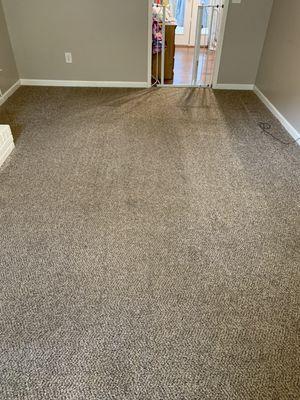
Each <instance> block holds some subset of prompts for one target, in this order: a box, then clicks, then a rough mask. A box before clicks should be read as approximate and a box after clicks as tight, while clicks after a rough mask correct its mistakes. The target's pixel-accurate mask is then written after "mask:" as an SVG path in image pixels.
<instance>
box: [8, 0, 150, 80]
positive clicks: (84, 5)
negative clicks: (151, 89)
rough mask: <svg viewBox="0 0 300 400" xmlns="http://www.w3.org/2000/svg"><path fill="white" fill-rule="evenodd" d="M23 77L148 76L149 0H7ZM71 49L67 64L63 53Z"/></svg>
mask: <svg viewBox="0 0 300 400" xmlns="http://www.w3.org/2000/svg"><path fill="white" fill-rule="evenodd" d="M3 4H4V10H5V13H6V17H7V24H8V28H9V31H10V34H11V39H12V43H13V47H14V52H15V57H16V60H17V66H18V70H19V73H20V76H21V77H22V78H24V79H59V80H60V79H61V80H85V81H87V80H92V81H137V82H146V81H147V62H148V60H147V56H148V50H147V48H148V27H147V13H148V1H147V0H126V1H123V0H42V1H41V0H26V1H24V0H3ZM65 51H66V52H72V54H73V64H66V63H65V58H64V52H65Z"/></svg>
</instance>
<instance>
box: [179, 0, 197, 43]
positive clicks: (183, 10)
mask: <svg viewBox="0 0 300 400" xmlns="http://www.w3.org/2000/svg"><path fill="white" fill-rule="evenodd" d="M194 2H195V0H177V1H176V3H175V4H176V6H175V7H176V9H175V19H176V23H177V28H176V37H175V44H176V45H179V46H189V43H190V34H191V23H192V14H193V4H194Z"/></svg>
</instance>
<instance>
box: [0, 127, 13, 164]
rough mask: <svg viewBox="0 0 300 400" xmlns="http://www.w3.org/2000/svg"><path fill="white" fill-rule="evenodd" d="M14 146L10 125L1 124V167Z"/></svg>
mask: <svg viewBox="0 0 300 400" xmlns="http://www.w3.org/2000/svg"><path fill="white" fill-rule="evenodd" d="M14 147H15V145H14V141H13V137H12V134H11V130H10V127H9V125H0V167H1V165H2V164H3V163H4V161H5V160H6V159H7V157H8V156H9V155H10V153H11V152H12V151H13V149H14Z"/></svg>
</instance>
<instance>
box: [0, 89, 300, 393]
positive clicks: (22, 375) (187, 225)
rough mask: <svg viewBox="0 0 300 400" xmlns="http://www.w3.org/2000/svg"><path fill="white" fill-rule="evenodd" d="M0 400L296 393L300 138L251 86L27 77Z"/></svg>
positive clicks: (7, 200)
mask: <svg viewBox="0 0 300 400" xmlns="http://www.w3.org/2000/svg"><path fill="white" fill-rule="evenodd" d="M0 120H1V122H2V123H4V122H6V123H11V125H12V129H13V132H14V133H15V134H16V135H17V136H18V140H17V141H16V149H15V151H14V152H13V154H12V156H11V157H10V159H9V160H8V161H7V162H6V163H5V165H4V166H3V168H1V170H0V243H1V248H0V263H1V267H0V296H1V297H0V305H1V314H0V398H1V399H3V400H11V399H19V400H20V399H22V400H65V399H67V400H71V399H72V400H102V399H103V400H292V399H294V400H298V399H299V398H300V384H299V376H300V363H299V361H300V352H299V314H300V313H299V304H300V302H299V300H300V281H299V266H300V246H299V245H300V241H299V236H300V235H299V228H300V219H299V214H300V201H299V199H300V197H299V195H300V189H299V188H300V185H299V184H300V147H299V146H297V145H291V146H284V145H282V144H281V143H279V142H277V141H275V140H274V139H273V138H271V137H269V136H266V135H264V134H263V133H261V131H260V129H259V128H258V127H257V123H258V122H260V121H266V122H269V123H271V125H272V132H273V133H274V135H276V136H277V137H279V138H282V139H284V140H287V141H288V140H290V139H289V136H288V135H287V134H286V133H285V132H284V130H283V128H282V127H281V126H280V125H279V123H278V122H277V121H276V120H274V119H273V117H272V116H271V115H270V113H269V112H268V111H267V110H266V109H265V108H264V106H263V105H262V104H261V103H260V102H259V100H258V99H257V98H256V97H255V95H254V94H253V93H242V92H216V93H213V92H211V91H203V90H186V89H167V90H166V89H165V90H164V89H153V90H117V89H103V90H99V89H66V88H64V89H62V88H61V89H57V88H25V87H23V88H21V89H19V90H18V92H17V93H16V94H15V95H14V96H13V97H12V98H11V99H10V100H9V101H8V102H7V103H6V104H5V106H3V107H1V108H0Z"/></svg>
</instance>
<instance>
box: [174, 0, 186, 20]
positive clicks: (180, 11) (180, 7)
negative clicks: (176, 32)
mask: <svg viewBox="0 0 300 400" xmlns="http://www.w3.org/2000/svg"><path fill="white" fill-rule="evenodd" d="M184 14H185V0H178V1H177V7H176V22H177V25H178V26H184Z"/></svg>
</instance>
